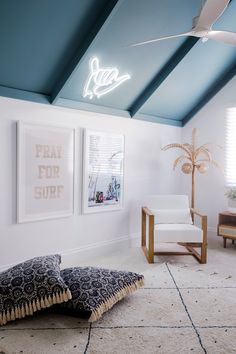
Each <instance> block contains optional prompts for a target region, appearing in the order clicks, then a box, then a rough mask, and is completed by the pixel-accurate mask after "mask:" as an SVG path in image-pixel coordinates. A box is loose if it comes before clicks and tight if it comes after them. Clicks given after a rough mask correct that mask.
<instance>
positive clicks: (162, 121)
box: [133, 113, 182, 127]
mask: <svg viewBox="0 0 236 354" xmlns="http://www.w3.org/2000/svg"><path fill="white" fill-rule="evenodd" d="M133 119H135V120H143V121H147V122H151V123H159V124H165V125H172V126H174V127H182V121H181V120H177V119H172V118H164V117H160V116H153V115H150V114H143V113H137V114H136V115H135V117H134V118H133Z"/></svg>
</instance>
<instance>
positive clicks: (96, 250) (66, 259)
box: [59, 233, 139, 268]
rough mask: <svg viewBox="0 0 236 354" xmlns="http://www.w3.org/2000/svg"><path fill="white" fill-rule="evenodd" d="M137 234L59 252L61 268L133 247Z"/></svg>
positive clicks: (135, 243)
mask: <svg viewBox="0 0 236 354" xmlns="http://www.w3.org/2000/svg"><path fill="white" fill-rule="evenodd" d="M138 239H139V234H138V233H135V234H131V235H129V236H122V237H119V238H115V239H112V240H104V241H100V242H94V243H91V244H88V245H84V246H81V247H77V248H73V249H70V250H66V251H61V252H59V253H60V254H61V255H62V268H65V267H69V266H76V265H77V266H78V265H79V264H80V262H81V261H85V260H86V261H88V265H89V260H90V259H92V258H94V257H99V256H100V257H102V256H105V255H107V254H109V253H112V252H114V251H117V250H120V251H121V252H122V250H123V249H124V248H130V247H135V246H136V245H137V240H138Z"/></svg>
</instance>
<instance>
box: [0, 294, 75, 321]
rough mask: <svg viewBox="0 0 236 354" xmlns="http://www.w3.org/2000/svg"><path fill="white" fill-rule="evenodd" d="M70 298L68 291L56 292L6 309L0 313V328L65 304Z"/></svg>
mask: <svg viewBox="0 0 236 354" xmlns="http://www.w3.org/2000/svg"><path fill="white" fill-rule="evenodd" d="M71 298H72V296H71V292H70V290H69V289H67V290H63V291H61V292H57V293H56V294H53V295H49V296H43V297H41V298H39V299H33V300H32V301H29V302H25V303H24V304H21V305H18V306H15V307H14V308H8V309H7V310H4V311H0V326H2V325H5V324H6V323H7V322H9V321H14V320H16V319H17V318H23V317H25V316H29V315H33V313H34V312H36V311H39V310H41V309H44V308H46V307H50V306H52V305H54V304H60V303H61V302H66V301H68V300H70V299H71Z"/></svg>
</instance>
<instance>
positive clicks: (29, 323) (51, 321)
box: [0, 311, 89, 330]
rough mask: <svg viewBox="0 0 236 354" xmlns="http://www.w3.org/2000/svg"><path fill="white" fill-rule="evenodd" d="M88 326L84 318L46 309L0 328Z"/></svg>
mask: <svg viewBox="0 0 236 354" xmlns="http://www.w3.org/2000/svg"><path fill="white" fill-rule="evenodd" d="M77 327H89V323H88V321H87V320H86V319H83V318H77V317H73V316H65V315H61V314H56V313H50V312H48V311H40V312H38V313H36V314H34V316H29V317H26V318H22V319H20V320H17V321H14V322H8V323H7V324H6V325H5V326H4V327H0V330H1V328H2V329H26V328H29V329H30V328H34V329H36V328H37V329H44V328H53V329H54V328H77Z"/></svg>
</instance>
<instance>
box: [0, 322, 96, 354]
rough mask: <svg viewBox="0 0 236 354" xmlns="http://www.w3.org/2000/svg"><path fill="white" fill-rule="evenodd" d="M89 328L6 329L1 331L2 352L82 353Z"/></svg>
mask: <svg viewBox="0 0 236 354" xmlns="http://www.w3.org/2000/svg"><path fill="white" fill-rule="evenodd" d="M88 331H89V330H88V328H86V329H85V328H84V329H54V330H31V329H28V330H26V331H25V330H14V331H13V330H6V331H4V332H0V352H1V351H2V352H3V353H5V354H19V353H23V354H57V353H63V354H82V353H84V350H85V347H86V344H87V339H88Z"/></svg>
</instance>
